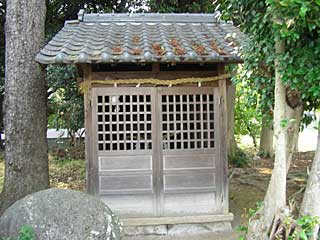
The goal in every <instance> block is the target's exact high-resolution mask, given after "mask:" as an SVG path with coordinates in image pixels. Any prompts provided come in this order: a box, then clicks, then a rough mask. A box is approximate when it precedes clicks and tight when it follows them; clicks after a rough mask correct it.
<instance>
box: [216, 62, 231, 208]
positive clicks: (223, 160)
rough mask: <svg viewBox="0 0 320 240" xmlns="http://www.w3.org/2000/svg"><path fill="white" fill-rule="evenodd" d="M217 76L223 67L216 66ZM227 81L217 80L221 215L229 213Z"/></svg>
mask: <svg viewBox="0 0 320 240" xmlns="http://www.w3.org/2000/svg"><path fill="white" fill-rule="evenodd" d="M218 74H219V75H222V74H225V65H224V64H219V65H218ZM227 110H228V109H227V79H223V80H219V109H218V111H219V119H218V121H219V133H220V134H219V140H218V141H219V159H220V168H221V169H219V170H218V171H220V172H221V175H220V176H221V184H222V186H221V192H220V194H221V196H220V201H221V203H222V207H223V213H228V212H229V190H228V146H227V144H228V143H227V134H228V129H227V125H228V119H227V116H228V114H227V113H228V111H227Z"/></svg>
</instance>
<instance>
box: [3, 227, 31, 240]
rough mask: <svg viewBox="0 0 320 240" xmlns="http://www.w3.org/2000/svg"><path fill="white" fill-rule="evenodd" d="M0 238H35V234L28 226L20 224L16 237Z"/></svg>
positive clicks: (8, 239)
mask: <svg viewBox="0 0 320 240" xmlns="http://www.w3.org/2000/svg"><path fill="white" fill-rule="evenodd" d="M0 240H36V235H35V233H34V231H33V229H32V227H30V226H22V227H21V229H20V234H19V236H18V237H16V238H1V237H0Z"/></svg>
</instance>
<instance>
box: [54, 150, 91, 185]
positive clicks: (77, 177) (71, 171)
mask: <svg viewBox="0 0 320 240" xmlns="http://www.w3.org/2000/svg"><path fill="white" fill-rule="evenodd" d="M49 177H50V186H51V187H56V188H64V189H73V190H79V191H84V190H85V185H86V182H85V180H86V170H85V161H84V160H83V159H55V158H53V157H51V156H50V157H49Z"/></svg>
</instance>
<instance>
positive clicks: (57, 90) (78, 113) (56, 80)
mask: <svg viewBox="0 0 320 240" xmlns="http://www.w3.org/2000/svg"><path fill="white" fill-rule="evenodd" d="M47 80H48V84H49V86H50V89H49V93H50V95H49V113H50V115H49V119H48V127H49V128H57V129H59V128H66V129H68V131H69V134H70V137H71V138H72V139H73V140H74V139H75V137H76V134H77V132H78V130H79V129H81V128H83V126H84V109H83V96H82V94H80V92H79V91H78V87H77V81H76V68H75V66H72V65H71V66H53V65H51V66H48V67H47Z"/></svg>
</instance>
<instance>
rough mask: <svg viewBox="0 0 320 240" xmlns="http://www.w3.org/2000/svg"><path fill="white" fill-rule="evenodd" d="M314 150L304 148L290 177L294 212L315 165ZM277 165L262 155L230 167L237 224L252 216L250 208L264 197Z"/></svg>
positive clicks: (298, 154) (297, 157)
mask: <svg viewBox="0 0 320 240" xmlns="http://www.w3.org/2000/svg"><path fill="white" fill-rule="evenodd" d="M313 157H314V152H304V153H302V152H300V153H297V154H295V155H294V159H293V162H292V165H291V168H290V170H289V174H288V177H287V183H288V188H287V198H288V204H289V206H290V207H291V208H292V209H293V212H294V213H297V212H298V207H299V205H300V202H301V201H302V197H303V191H304V188H305V184H306V180H307V172H308V169H309V168H310V167H311V163H312V160H313ZM272 168H273V160H272V159H269V158H259V159H255V160H252V162H251V164H250V166H249V167H247V168H232V167H230V170H229V174H230V176H231V180H230V193H229V199H230V211H231V212H232V213H233V214H234V215H235V220H234V222H233V226H234V227H235V226H238V225H239V224H241V225H245V224H246V223H247V222H248V218H249V209H250V208H251V209H253V208H255V207H256V203H257V202H259V201H262V200H263V197H264V194H265V192H266V190H267V187H268V183H269V179H270V177H271V173H272Z"/></svg>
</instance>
